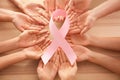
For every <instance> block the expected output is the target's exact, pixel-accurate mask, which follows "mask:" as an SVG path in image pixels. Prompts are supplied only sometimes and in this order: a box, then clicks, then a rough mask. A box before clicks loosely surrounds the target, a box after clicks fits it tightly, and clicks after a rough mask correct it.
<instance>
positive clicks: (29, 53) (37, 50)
mask: <svg viewBox="0 0 120 80" xmlns="http://www.w3.org/2000/svg"><path fill="white" fill-rule="evenodd" d="M49 44H50V40H49V39H46V40H44V41H42V42H41V43H39V44H37V45H34V46H32V47H28V48H25V49H23V53H24V54H25V56H26V58H27V59H35V60H36V59H40V57H41V56H42V54H43V51H44V49H45V48H46V47H47V46H49Z"/></svg>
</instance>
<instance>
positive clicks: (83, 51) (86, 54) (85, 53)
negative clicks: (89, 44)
mask: <svg viewBox="0 0 120 80" xmlns="http://www.w3.org/2000/svg"><path fill="white" fill-rule="evenodd" d="M72 48H73V50H74V51H75V53H76V55H77V62H81V61H85V60H89V58H90V55H91V53H92V51H90V50H89V49H88V48H86V47H83V46H81V45H73V46H72Z"/></svg>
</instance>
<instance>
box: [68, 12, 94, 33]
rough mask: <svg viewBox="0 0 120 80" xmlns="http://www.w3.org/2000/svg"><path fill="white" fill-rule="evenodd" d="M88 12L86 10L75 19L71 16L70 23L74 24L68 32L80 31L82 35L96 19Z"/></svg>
mask: <svg viewBox="0 0 120 80" xmlns="http://www.w3.org/2000/svg"><path fill="white" fill-rule="evenodd" d="M90 13H91V12H90V11H87V12H85V13H83V14H82V15H80V16H79V17H78V18H77V19H74V18H73V19H72V21H71V24H72V23H75V25H74V27H72V28H71V29H70V32H69V33H71V34H74V33H80V34H81V35H83V34H84V33H85V32H87V31H88V30H89V29H90V28H91V27H92V26H93V24H94V23H95V21H96V18H95V17H93V16H91V15H90Z"/></svg>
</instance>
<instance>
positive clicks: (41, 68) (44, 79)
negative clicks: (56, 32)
mask: <svg viewBox="0 0 120 80" xmlns="http://www.w3.org/2000/svg"><path fill="white" fill-rule="evenodd" d="M58 67H59V55H58V54H57V53H55V55H54V56H53V58H52V59H51V60H50V61H49V62H48V63H47V64H46V65H44V64H43V62H42V61H40V63H39V65H38V68H37V73H38V77H39V79H40V80H54V78H55V76H56V74H57V71H58Z"/></svg>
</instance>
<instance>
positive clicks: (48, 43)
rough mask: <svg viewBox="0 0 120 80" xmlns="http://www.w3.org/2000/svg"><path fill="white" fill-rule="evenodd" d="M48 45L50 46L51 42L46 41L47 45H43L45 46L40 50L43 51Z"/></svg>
mask: <svg viewBox="0 0 120 80" xmlns="http://www.w3.org/2000/svg"><path fill="white" fill-rule="evenodd" d="M50 44H51V41H48V42H47V44H45V46H43V47H42V49H43V50H45V49H46V48H47V47H48V46H49V45H50Z"/></svg>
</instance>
